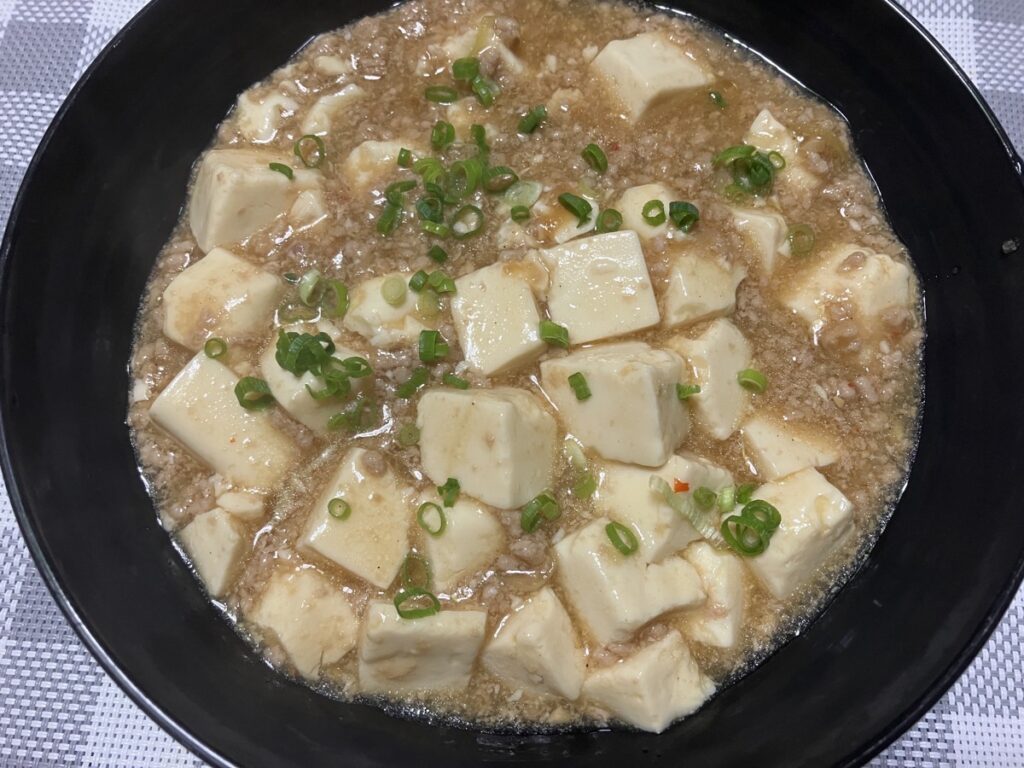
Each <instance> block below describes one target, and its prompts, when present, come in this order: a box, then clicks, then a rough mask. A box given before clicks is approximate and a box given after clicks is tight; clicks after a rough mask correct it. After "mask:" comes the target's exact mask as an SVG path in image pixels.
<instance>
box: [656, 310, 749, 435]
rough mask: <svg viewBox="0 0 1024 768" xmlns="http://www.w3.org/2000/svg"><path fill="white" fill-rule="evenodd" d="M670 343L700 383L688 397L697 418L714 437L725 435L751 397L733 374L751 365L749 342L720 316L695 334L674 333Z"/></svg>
mask: <svg viewBox="0 0 1024 768" xmlns="http://www.w3.org/2000/svg"><path fill="white" fill-rule="evenodd" d="M670 346H671V348H672V349H673V350H674V351H675V352H677V353H679V354H680V355H682V357H683V358H684V359H685V360H686V361H687V363H688V365H689V366H690V369H691V371H692V373H693V378H694V380H695V381H696V383H697V384H699V385H700V393H699V394H696V395H693V396H691V397H690V401H691V402H692V403H693V404H694V407H695V408H696V410H697V419H698V420H699V421H700V422H701V424H702V425H703V427H704V428H705V429H706V430H707V431H708V432H710V433H711V435H712V437H714V438H715V439H716V440H725V439H727V438H728V437H729V435H731V434H732V433H733V432H735V431H736V427H737V426H739V423H740V421H741V420H742V419H743V415H744V412H745V411H746V409H747V405H748V404H749V401H750V395H749V394H748V393H747V391H746V390H745V389H743V387H741V386H740V384H739V381H738V380H737V378H736V377H737V375H738V374H739V372H740V371H742V370H745V369H747V368H749V367H750V354H751V353H750V342H748V341H747V339H746V337H744V335H743V334H742V333H740V330H739V329H738V328H737V327H736V326H735V325H733V324H732V323H730V322H729V321H728V320H725V319H724V318H720V319H718V320H715V321H714V322H712V323H711V325H710V326H708V328H707V330H706V331H704V333H702V334H701V335H700V336H698V337H697V338H695V339H686V338H681V337H677V338H675V339H673V340H672V341H671V342H670Z"/></svg>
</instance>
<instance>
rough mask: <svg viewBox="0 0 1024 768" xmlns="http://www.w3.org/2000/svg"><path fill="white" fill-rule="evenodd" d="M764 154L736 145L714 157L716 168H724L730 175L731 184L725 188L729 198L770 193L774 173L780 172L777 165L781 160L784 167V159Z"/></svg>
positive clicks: (746, 145) (779, 167)
mask: <svg viewBox="0 0 1024 768" xmlns="http://www.w3.org/2000/svg"><path fill="white" fill-rule="evenodd" d="M774 154H775V155H777V157H773V156H772V153H769V154H765V153H764V152H758V151H757V149H756V148H755V147H752V146H750V145H749V144H738V145H736V146H733V147H728V148H727V149H723V150H722V151H721V152H719V153H718V154H717V155H715V157H714V161H713V162H714V165H715V167H716V168H726V169H728V171H729V173H730V174H731V175H732V181H733V183H732V184H731V185H729V187H727V188H726V193H727V194H729V195H730V196H739V195H742V194H744V193H745V194H748V195H767V194H768V193H769V192H771V191H772V186H773V185H774V183H775V173H776V172H777V171H778V170H781V167H782V166H779V165H777V164H778V163H779V161H780V160H781V162H782V165H783V166H784V165H785V158H783V157H782V156H781V155H779V154H778V153H777V152H776V153H774Z"/></svg>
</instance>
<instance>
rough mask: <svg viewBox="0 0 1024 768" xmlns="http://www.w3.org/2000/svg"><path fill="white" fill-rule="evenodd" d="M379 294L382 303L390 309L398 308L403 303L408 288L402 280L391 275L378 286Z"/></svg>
mask: <svg viewBox="0 0 1024 768" xmlns="http://www.w3.org/2000/svg"><path fill="white" fill-rule="evenodd" d="M380 294H381V296H383V297H384V301H386V302H387V303H388V304H390V305H391V306H392V307H400V306H402V305H403V304H404V303H405V297H406V295H407V294H408V286H407V285H406V282H405V280H404V279H403V278H401V277H399V276H398V275H391V277H388V278H385V280H384V282H383V283H381V284H380Z"/></svg>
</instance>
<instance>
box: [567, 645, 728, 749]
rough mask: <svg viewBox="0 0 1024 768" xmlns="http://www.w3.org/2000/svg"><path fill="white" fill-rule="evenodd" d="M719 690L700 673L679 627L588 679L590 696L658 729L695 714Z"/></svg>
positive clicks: (641, 724) (636, 722) (616, 713)
mask: <svg viewBox="0 0 1024 768" xmlns="http://www.w3.org/2000/svg"><path fill="white" fill-rule="evenodd" d="M714 692H715V684H714V682H712V680H711V679H710V678H709V677H707V676H706V675H704V674H703V673H702V672H701V671H700V668H699V667H698V666H697V662H696V661H694V659H693V656H691V655H690V649H689V648H687V647H686V643H684V642H683V638H682V637H681V636H680V634H679V633H678V632H675V631H673V632H669V633H668V634H667V635H665V637H663V638H662V639H661V640H658V641H657V642H655V643H652V644H651V645H648V646H647V647H646V648H643V649H641V650H639V651H637V652H636V653H635V654H633V655H632V656H631V657H629V658H628V659H625V660H623V661H620V662H618V663H617V664H612V665H611V666H608V667H605V668H603V669H599V670H597V671H596V672H593V673H592V674H591V675H590V676H589V677H587V679H586V681H585V682H584V683H583V696H584V698H585V699H587V700H589V701H592V702H594V703H595V704H598V705H600V706H602V707H604V708H605V709H607V710H608V711H609V712H611V714H612V715H613V716H614V717H616V718H617V719H619V720H622V721H623V722H625V723H628V724H629V725H632V726H635V727H637V728H640V729H642V730H644V731H651V732H653V733H661V732H662V731H664V730H665V729H666V728H668V726H669V725H670V724H671V723H672V722H673V721H674V720H676V719H677V718H680V717H683V716H684V715H689V714H691V713H693V712H695V711H696V710H697V709H698V708H699V707H700V705H701V704H703V703H704V702H705V701H707V699H708V697H709V696H711V694H712V693H714Z"/></svg>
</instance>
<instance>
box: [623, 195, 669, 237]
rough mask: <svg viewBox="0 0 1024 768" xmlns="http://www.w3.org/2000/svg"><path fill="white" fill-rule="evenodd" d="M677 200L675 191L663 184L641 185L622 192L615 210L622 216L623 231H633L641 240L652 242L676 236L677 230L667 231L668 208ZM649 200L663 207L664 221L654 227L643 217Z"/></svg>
mask: <svg viewBox="0 0 1024 768" xmlns="http://www.w3.org/2000/svg"><path fill="white" fill-rule="evenodd" d="M678 199H679V197H678V196H677V195H676V193H675V191H674V190H671V189H669V188H668V187H666V186H665V185H664V184H643V185H641V186H639V187H630V188H629V189H627V190H626V191H625V192H623V193H622V195H621V196H620V197H619V201H618V203H617V204H616V205H615V208H616V209H617V210H618V211H619V212H620V213H621V214H622V228H623V229H631V230H633V231H634V232H636V233H637V234H638V235H639V236H640V238H641V239H642V240H653V239H654V238H656V237H664V236H672V237H674V236H675V235H676V234H677V230H675V229H669V218H668V208H669V205H671V203H672V201H673V200H678ZM651 200H660V201H661V204H662V205H663V206H665V221H664V222H663V223H661V224H658V225H656V226H652V225H650V224H648V223H647V222H646V221H645V220H644V216H643V211H644V206H645V205H647V203H649V202H650V201H651Z"/></svg>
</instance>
